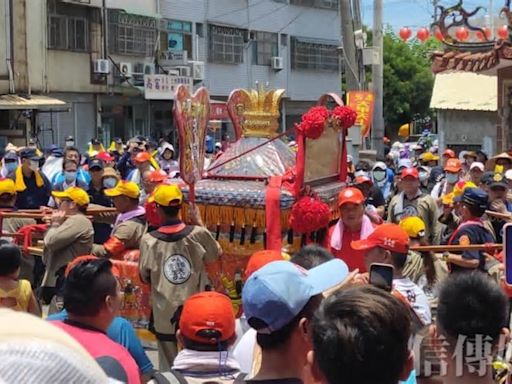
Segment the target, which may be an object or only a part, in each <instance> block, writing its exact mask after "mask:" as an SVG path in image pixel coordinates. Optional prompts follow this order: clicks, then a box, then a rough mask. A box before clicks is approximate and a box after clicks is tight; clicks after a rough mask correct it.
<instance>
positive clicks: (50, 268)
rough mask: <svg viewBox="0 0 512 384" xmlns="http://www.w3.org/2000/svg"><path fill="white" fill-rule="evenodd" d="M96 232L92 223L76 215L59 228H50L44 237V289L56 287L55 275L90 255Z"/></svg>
mask: <svg viewBox="0 0 512 384" xmlns="http://www.w3.org/2000/svg"><path fill="white" fill-rule="evenodd" d="M93 237H94V230H93V228H92V223H91V221H90V220H89V219H88V218H87V217H85V216H84V215H82V214H76V215H73V216H71V217H69V218H68V219H66V221H64V222H63V223H62V224H61V225H59V226H58V227H50V229H49V230H48V232H46V234H45V235H44V253H43V263H44V264H45V265H46V271H45V273H44V277H43V282H42V284H41V286H43V287H55V283H56V281H57V277H56V276H55V273H56V272H57V271H58V270H59V269H60V268H62V267H63V266H65V265H66V264H67V263H69V262H70V261H72V260H73V259H75V258H76V257H78V256H82V255H89V254H90V253H91V250H92V243H93Z"/></svg>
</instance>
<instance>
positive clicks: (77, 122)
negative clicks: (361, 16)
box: [0, 0, 341, 149]
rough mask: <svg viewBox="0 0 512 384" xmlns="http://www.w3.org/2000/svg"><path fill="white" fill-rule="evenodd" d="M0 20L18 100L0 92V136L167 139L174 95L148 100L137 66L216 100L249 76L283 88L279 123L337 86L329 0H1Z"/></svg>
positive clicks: (334, 10) (336, 23)
mask: <svg viewBox="0 0 512 384" xmlns="http://www.w3.org/2000/svg"><path fill="white" fill-rule="evenodd" d="M0 18H1V19H2V20H6V23H4V25H3V26H1V25H0V95H6V94H14V95H20V96H23V97H24V98H25V99H24V100H25V101H26V100H28V101H26V102H27V103H28V105H27V106H26V108H27V109H22V108H25V107H24V106H22V105H21V104H18V105H15V106H14V107H13V106H12V105H11V106H9V105H8V103H4V104H2V101H1V100H0V141H1V140H4V141H13V140H15V141H16V140H20V141H21V139H26V138H28V137H29V136H35V137H37V138H38V139H39V141H40V143H41V146H49V145H50V144H52V143H56V144H62V143H63V141H64V137H65V136H67V135H73V136H75V138H76V140H77V142H78V144H79V145H80V146H81V147H82V148H84V149H85V147H86V145H87V142H88V141H89V140H90V139H91V138H92V137H99V138H101V139H102V140H103V142H104V143H108V142H109V141H110V140H111V139H112V138H113V137H116V136H118V137H122V138H124V139H127V138H128V137H130V136H133V135H137V134H141V135H149V136H152V137H153V138H155V139H158V138H159V137H170V138H171V140H172V139H173V138H175V134H174V128H173V121H172V114H171V110H172V105H173V101H172V98H173V97H172V96H170V97H167V98H165V97H164V98H162V99H161V100H155V99H154V98H151V97H147V89H145V75H150V76H151V75H156V74H166V75H169V76H170V77H169V78H170V79H171V81H172V82H173V83H175V84H179V83H185V84H188V85H189V86H190V89H191V90H192V88H198V87H200V86H206V87H207V88H208V89H209V91H210V95H211V97H212V99H215V100H218V101H219V102H220V103H221V102H222V101H225V100H226V99H227V97H228V96H229V93H230V92H231V91H232V90H233V89H235V88H240V87H243V88H250V87H254V86H255V84H256V82H258V83H260V84H265V85H267V86H268V87H271V88H285V89H286V94H285V100H284V102H283V107H282V108H283V110H282V112H283V113H282V115H283V119H282V128H283V129H284V128H285V127H291V126H292V123H293V122H295V121H297V120H298V119H299V118H300V115H301V114H302V113H303V112H304V110H305V109H306V108H307V107H309V106H310V105H312V104H313V103H314V102H315V101H316V100H317V99H318V97H319V96H320V95H322V94H323V93H326V92H332V91H334V92H336V91H339V89H340V76H339V62H340V61H339V58H338V49H337V48H338V46H339V45H340V40H341V38H340V15H339V10H338V0H244V1H240V0H193V1H191V0H45V1H44V0H43V1H41V0H16V1H13V0H6V1H4V6H2V7H0ZM146 77H147V76H146ZM146 85H147V84H146ZM39 95H44V96H45V100H44V102H45V103H46V104H44V103H43V104H44V105H43V104H40V105H38V106H33V105H32V104H34V103H35V100H36V98H37V97H38V96H39ZM31 103H32V104H31ZM2 105H3V106H2ZM19 111H25V112H23V113H20V112H19ZM27 111H31V112H27ZM219 118H220V119H221V118H222V116H220V117H219ZM221 127H222V128H223V129H224V130H222V132H225V133H228V132H227V131H225V129H226V127H227V124H225V123H222V124H221ZM5 130H12V131H13V132H14V131H16V132H17V133H16V135H18V136H16V135H15V134H14V133H13V132H7V133H6V132H4V131H5ZM20 132H22V133H21V134H20ZM219 133H220V132H219ZM15 136H16V137H15ZM0 144H1V143H0Z"/></svg>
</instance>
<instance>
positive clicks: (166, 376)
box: [153, 369, 188, 384]
mask: <svg viewBox="0 0 512 384" xmlns="http://www.w3.org/2000/svg"><path fill="white" fill-rule="evenodd" d="M153 379H154V380H155V382H156V383H157V384H187V383H188V382H187V379H186V378H185V376H183V375H182V374H181V373H180V372H177V371H175V370H173V369H171V370H170V371H166V372H154V373H153Z"/></svg>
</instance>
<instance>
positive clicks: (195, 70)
mask: <svg viewBox="0 0 512 384" xmlns="http://www.w3.org/2000/svg"><path fill="white" fill-rule="evenodd" d="M190 63H191V64H192V78H193V79H194V80H199V81H203V80H204V62H203V61H190Z"/></svg>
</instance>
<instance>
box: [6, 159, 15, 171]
mask: <svg viewBox="0 0 512 384" xmlns="http://www.w3.org/2000/svg"><path fill="white" fill-rule="evenodd" d="M5 168H6V169H7V172H9V173H11V172H14V171H15V170H16V168H18V163H17V162H16V161H9V162H8V163H5Z"/></svg>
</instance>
